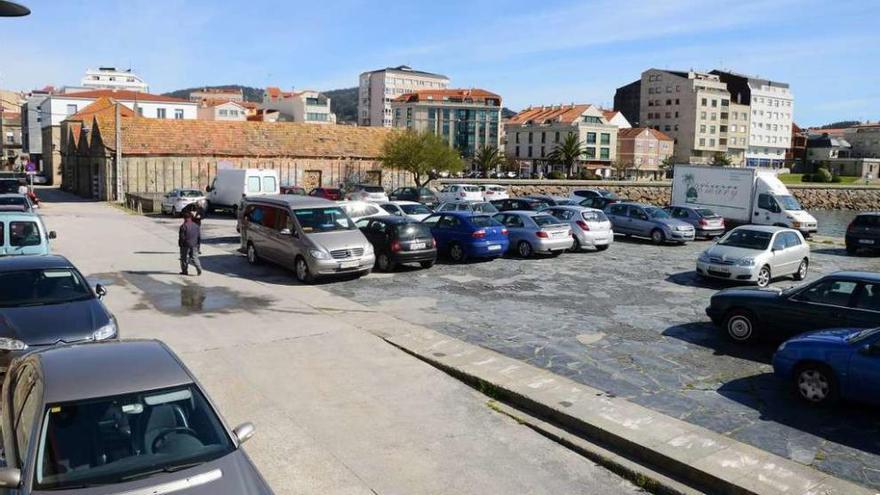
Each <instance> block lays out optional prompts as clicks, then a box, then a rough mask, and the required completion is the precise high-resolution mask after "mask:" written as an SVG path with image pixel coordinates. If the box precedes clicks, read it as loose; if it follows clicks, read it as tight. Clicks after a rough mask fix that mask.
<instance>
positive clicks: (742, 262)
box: [734, 258, 755, 266]
mask: <svg viewBox="0 0 880 495" xmlns="http://www.w3.org/2000/svg"><path fill="white" fill-rule="evenodd" d="M734 265H736V266H755V258H740V259H738V260H736V262H735V263H734Z"/></svg>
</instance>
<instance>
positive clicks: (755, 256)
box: [697, 225, 810, 287]
mask: <svg viewBox="0 0 880 495" xmlns="http://www.w3.org/2000/svg"><path fill="white" fill-rule="evenodd" d="M809 267H810V245H809V244H808V243H807V241H805V240H804V236H803V235H801V233H800V232H799V231H797V230H795V229H789V228H786V227H770V226H764V225H743V226H742V227H737V228H735V229H733V230H731V231H730V232H728V233H727V235H725V236H724V237H722V238H721V240H720V241H718V243H717V244H715V245H714V246H712V247H710V248H709V249H707V250H705V251H703V252H702V254H700V257H699V258H698V259H697V275H699V276H702V277H712V278H719V279H722V280H730V281H734V282H743V283H754V284H756V285H757V286H758V287H767V286H768V285H770V282H772V281H773V279H774V278H777V277H781V276H785V275H791V276H793V277H794V279H795V280H803V279H804V278H806V276H807V270H809Z"/></svg>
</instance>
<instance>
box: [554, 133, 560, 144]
mask: <svg viewBox="0 0 880 495" xmlns="http://www.w3.org/2000/svg"><path fill="white" fill-rule="evenodd" d="M553 142H554V143H558V142H559V131H556V136H554V137H553Z"/></svg>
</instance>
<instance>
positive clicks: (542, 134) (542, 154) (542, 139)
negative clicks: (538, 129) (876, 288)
mask: <svg viewBox="0 0 880 495" xmlns="http://www.w3.org/2000/svg"><path fill="white" fill-rule="evenodd" d="M546 142H547V133H546V132H542V133H541V144H544V143H546ZM541 156H544V152H543V151H542V152H541Z"/></svg>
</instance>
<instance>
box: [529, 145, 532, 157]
mask: <svg viewBox="0 0 880 495" xmlns="http://www.w3.org/2000/svg"><path fill="white" fill-rule="evenodd" d="M531 157H532V147H531V146H529V158H531Z"/></svg>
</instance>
